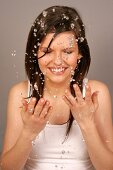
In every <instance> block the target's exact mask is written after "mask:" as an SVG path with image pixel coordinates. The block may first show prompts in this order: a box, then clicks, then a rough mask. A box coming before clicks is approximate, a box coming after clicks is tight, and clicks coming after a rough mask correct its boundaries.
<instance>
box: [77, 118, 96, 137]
mask: <svg viewBox="0 0 113 170" xmlns="http://www.w3.org/2000/svg"><path fill="white" fill-rule="evenodd" d="M79 126H80V128H81V130H82V131H83V132H84V133H85V134H89V133H92V132H93V131H95V130H96V124H95V122H93V121H91V122H87V123H86V124H84V123H81V124H79Z"/></svg>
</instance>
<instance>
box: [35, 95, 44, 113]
mask: <svg viewBox="0 0 113 170" xmlns="http://www.w3.org/2000/svg"><path fill="white" fill-rule="evenodd" d="M45 103H46V101H45V99H44V98H41V99H40V100H39V101H38V103H37V105H36V107H35V110H34V116H39V115H40V113H41V111H42V110H43V107H44V105H45Z"/></svg>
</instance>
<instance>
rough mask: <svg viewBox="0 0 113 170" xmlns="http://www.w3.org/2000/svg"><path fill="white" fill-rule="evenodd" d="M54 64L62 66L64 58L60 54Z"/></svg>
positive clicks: (55, 57)
mask: <svg viewBox="0 0 113 170" xmlns="http://www.w3.org/2000/svg"><path fill="white" fill-rule="evenodd" d="M54 64H55V65H57V66H59V65H61V64H62V56H61V55H60V54H59V55H56V56H54Z"/></svg>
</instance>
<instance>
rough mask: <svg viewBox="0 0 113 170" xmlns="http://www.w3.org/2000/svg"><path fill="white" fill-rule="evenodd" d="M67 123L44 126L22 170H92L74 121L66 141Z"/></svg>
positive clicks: (81, 137)
mask: <svg viewBox="0 0 113 170" xmlns="http://www.w3.org/2000/svg"><path fill="white" fill-rule="evenodd" d="M66 129H67V123H65V124H63V125H52V124H46V126H45V128H44V129H43V130H42V131H41V132H40V134H39V135H38V136H37V137H36V139H35V140H34V142H33V143H34V144H33V146H32V151H31V153H30V155H29V158H28V160H27V162H26V165H25V167H24V170H94V167H93V165H92V163H91V160H90V157H89V155H88V152H87V147H86V144H85V141H84V139H83V136H82V133H81V130H80V127H79V126H78V124H77V122H76V121H75V120H74V121H73V124H72V127H71V130H70V133H69V136H68V138H67V139H66V138H65V137H66Z"/></svg>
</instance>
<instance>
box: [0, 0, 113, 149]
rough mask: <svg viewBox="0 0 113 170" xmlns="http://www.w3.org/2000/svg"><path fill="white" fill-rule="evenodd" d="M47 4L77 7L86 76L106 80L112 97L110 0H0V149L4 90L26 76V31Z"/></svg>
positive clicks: (112, 20) (112, 3)
mask: <svg viewBox="0 0 113 170" xmlns="http://www.w3.org/2000/svg"><path fill="white" fill-rule="evenodd" d="M51 5H68V6H72V7H75V8H77V9H78V11H79V12H80V14H81V16H82V19H83V21H84V24H85V26H86V35H87V36H86V37H87V39H88V42H89V46H90V50H91V56H92V63H91V67H90V72H89V75H88V77H89V78H91V79H97V80H100V81H103V82H104V83H106V84H107V85H108V88H109V90H110V93H111V96H112V97H113V88H112V86H113V78H112V77H113V75H112V74H113V71H112V68H113V65H112V63H113V0H18V1H16V0H0V151H1V148H2V140H3V134H4V127H5V120H6V104H7V95H8V91H9V89H10V88H11V86H12V85H13V84H15V83H17V82H19V81H22V80H24V79H26V76H25V72H24V54H25V47H26V41H27V36H28V32H29V30H30V27H31V24H32V23H33V21H34V19H35V18H36V17H37V15H38V14H39V13H40V12H41V11H42V10H43V9H45V8H47V7H49V6H51ZM15 51H16V52H15Z"/></svg>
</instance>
